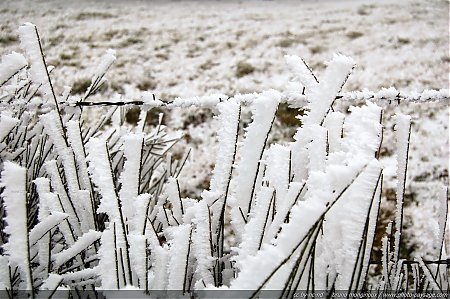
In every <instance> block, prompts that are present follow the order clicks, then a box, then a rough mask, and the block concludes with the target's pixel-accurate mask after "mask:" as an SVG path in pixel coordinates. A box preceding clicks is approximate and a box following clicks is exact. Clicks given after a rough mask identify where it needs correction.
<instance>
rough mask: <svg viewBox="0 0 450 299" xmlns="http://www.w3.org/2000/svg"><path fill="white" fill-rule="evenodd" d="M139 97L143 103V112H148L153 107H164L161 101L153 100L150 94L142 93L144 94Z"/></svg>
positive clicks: (152, 95) (147, 92)
mask: <svg viewBox="0 0 450 299" xmlns="http://www.w3.org/2000/svg"><path fill="white" fill-rule="evenodd" d="M141 96H142V101H143V102H144V104H143V110H145V111H147V110H150V109H151V108H154V107H160V106H162V105H164V103H163V102H162V101H160V100H157V99H155V98H154V94H153V93H152V92H149V91H144V92H142V94H141Z"/></svg>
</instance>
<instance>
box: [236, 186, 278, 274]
mask: <svg viewBox="0 0 450 299" xmlns="http://www.w3.org/2000/svg"><path fill="white" fill-rule="evenodd" d="M273 196H274V189H273V188H270V187H262V188H261V190H260V191H259V192H258V194H257V195H256V203H255V207H254V208H253V211H252V212H251V213H250V221H249V222H248V223H247V224H246V225H245V227H244V232H243V234H242V242H241V243H240V245H239V249H238V255H237V256H236V262H237V263H236V266H237V268H239V269H242V266H243V265H242V264H241V261H243V260H245V259H246V258H247V257H248V256H253V255H255V254H256V252H257V251H258V250H259V248H260V245H261V243H262V240H263V236H264V232H265V230H266V228H267V225H268V221H269V220H268V217H269V209H270V206H271V205H270V204H271V202H272V198H273Z"/></svg>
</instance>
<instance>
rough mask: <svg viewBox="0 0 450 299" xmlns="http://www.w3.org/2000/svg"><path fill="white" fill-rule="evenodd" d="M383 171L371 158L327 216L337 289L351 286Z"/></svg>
mask: <svg viewBox="0 0 450 299" xmlns="http://www.w3.org/2000/svg"><path fill="white" fill-rule="evenodd" d="M380 171H381V167H380V165H379V163H378V161H377V160H375V159H374V160H372V162H371V164H370V165H369V167H368V168H367V170H366V171H364V172H363V173H362V174H361V175H360V176H359V177H358V179H357V180H355V182H354V183H353V184H352V185H351V186H350V187H349V188H348V189H347V191H346V193H345V195H344V196H343V197H342V199H341V200H340V201H338V202H337V203H336V204H335V205H334V206H333V208H332V209H331V210H330V212H329V213H328V214H327V216H326V217H325V223H324V233H323V236H324V241H325V242H324V244H325V246H326V247H327V248H325V252H324V254H328V256H327V258H328V259H329V260H328V261H329V262H330V263H329V268H331V269H333V270H335V271H336V273H338V276H337V278H336V289H338V290H348V289H350V286H351V282H352V274H353V268H354V267H355V263H356V261H357V259H358V249H359V246H360V244H361V242H362V236H363V230H364V225H365V221H366V217H367V215H368V211H369V209H370V207H371V205H372V201H371V200H372V195H373V194H374V192H375V188H376V183H377V181H378V178H379V176H380ZM371 224H372V225H375V224H376V223H371ZM369 251H370V250H369ZM318 260H319V261H321V260H322V258H319V257H318ZM353 288H355V286H353Z"/></svg>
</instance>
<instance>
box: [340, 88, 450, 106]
mask: <svg viewBox="0 0 450 299" xmlns="http://www.w3.org/2000/svg"><path fill="white" fill-rule="evenodd" d="M394 91H395V92H394ZM341 96H342V99H341V100H342V101H349V102H355V101H367V100H370V101H375V102H376V103H389V102H394V101H400V102H417V103H421V102H443V103H448V102H449V100H450V95H449V90H448V89H439V90H424V91H422V92H412V93H409V94H408V93H404V92H400V91H397V90H395V89H394V88H392V87H391V88H389V89H384V88H383V89H381V90H380V91H377V92H374V91H369V90H362V91H351V92H345V93H342V94H341Z"/></svg>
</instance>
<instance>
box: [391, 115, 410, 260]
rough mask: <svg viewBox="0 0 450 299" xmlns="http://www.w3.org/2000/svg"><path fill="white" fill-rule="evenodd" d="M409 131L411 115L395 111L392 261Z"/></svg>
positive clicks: (397, 237) (397, 242)
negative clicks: (394, 204) (395, 150)
mask: <svg viewBox="0 0 450 299" xmlns="http://www.w3.org/2000/svg"><path fill="white" fill-rule="evenodd" d="M410 131H411V117H410V116H409V115H404V114H401V113H397V114H396V115H395V137H396V138H395V140H396V147H397V155H396V158H397V190H396V198H397V205H396V212H395V240H394V248H395V250H394V261H397V259H398V251H399V248H400V247H399V246H400V238H401V232H402V228H401V224H402V217H403V199H404V194H405V182H406V169H407V164H408V151H409V139H410Z"/></svg>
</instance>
